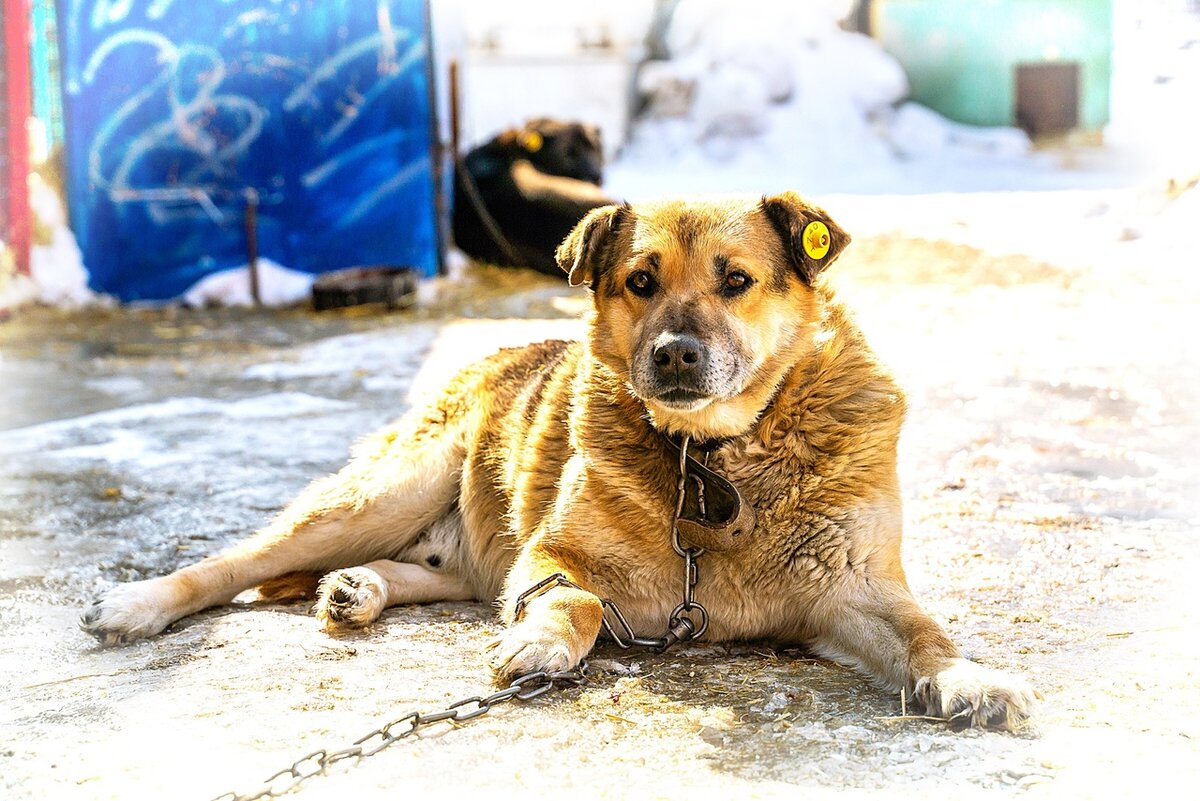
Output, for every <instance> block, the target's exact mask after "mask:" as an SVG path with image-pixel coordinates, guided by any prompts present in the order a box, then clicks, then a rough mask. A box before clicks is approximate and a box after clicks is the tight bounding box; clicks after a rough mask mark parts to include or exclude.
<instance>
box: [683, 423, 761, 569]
mask: <svg viewBox="0 0 1200 801" xmlns="http://www.w3.org/2000/svg"><path fill="white" fill-rule="evenodd" d="M663 440H664V441H665V442H666V443H667V445H668V447H669V448H670V449H671V451H672V452H673V453H674V454H675V455H676V456H678V455H679V443H678V442H675V440H674V439H672V438H671V437H669V436H666V435H663ZM723 444H725V441H724V440H709V441H708V442H704V443H698V444H689V446H688V451H689V453H688V455H687V476H686V479H685V481H684V482H683V504H682V508H681V510H680V513H679V518H678V519H677V520H676V522H675V525H676V526H677V527H678V529H679V534H680V536H682V537H683V538H684V539H685V540H687V541H688V543H690V544H691V545H693V546H694V547H697V548H703V549H704V550H706V551H713V552H714V553H721V552H722V551H730V550H733V549H734V548H736V547H737V546H739V545H740V544H741V543H742V542H743V541H745V540H746V538H747V537H749V535H750V532H752V531H754V524H755V522H756V521H755V515H754V507H752V506H751V505H750V504H749V503H747V502H746V500H745V499H744V498H743V497H742V493H741V492H740V491H739V490H738V488H737V486H736V485H735V484H734V483H733V482H732V481H730V480H729V479H727V478H725V477H724V476H722V475H721V474H719V473H717V472H715V471H713V470H709V469H708V468H707V467H705V466H704V465H703V464H701V463H700V462H698V461H697V460H695V459H693V458H692V456H691V451H693V450H700V451H703V452H704V453H705V455H707V454H708V453H711V452H712V451H714V450H716V449H717V448H719V447H720V446H721V445H723Z"/></svg>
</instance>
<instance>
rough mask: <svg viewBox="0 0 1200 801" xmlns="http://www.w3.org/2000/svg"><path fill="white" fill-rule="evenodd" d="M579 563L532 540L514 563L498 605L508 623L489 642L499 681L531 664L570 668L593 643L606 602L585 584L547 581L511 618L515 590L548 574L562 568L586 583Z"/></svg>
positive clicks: (551, 668)
mask: <svg viewBox="0 0 1200 801" xmlns="http://www.w3.org/2000/svg"><path fill="white" fill-rule="evenodd" d="M577 563H578V560H576V559H573V558H571V555H570V554H569V553H568V552H566V551H564V550H562V549H559V548H555V549H553V551H551V550H550V549H549V548H547V547H545V546H544V545H539V544H538V543H537V542H536V541H535V542H533V543H531V545H530V546H529V547H527V548H526V549H525V551H524V552H523V553H522V554H521V556H520V557H519V558H518V559H517V561H516V563H514V564H513V567H512V570H511V571H510V572H509V575H508V580H507V582H506V586H507V588H508V589H507V590H506V593H505V595H506V597H505V601H504V605H503V611H502V617H503V619H504V621H505V622H506V623H508V624H509V628H508V629H506V630H505V631H504V632H502V633H501V634H500V636H499V637H497V638H496V639H495V640H494V641H493V642H492V643H491V644H490V645H489V646H488V649H489V650H490V651H491V656H490V657H489V659H488V666H489V667H491V669H492V672H493V674H494V676H495V679H496V682H497V683H498V684H503V683H505V682H506V681H507V680H509V679H511V678H513V677H514V676H520V675H521V674H523V673H529V672H531V671H535V670H546V671H555V670H567V669H570V668H572V667H574V666H575V665H577V664H579V661H580V660H581V659H583V658H584V657H585V656H587V655H588V652H589V651H591V650H592V646H593V645H595V644H596V637H597V636H598V635H599V634H600V623H601V620H602V619H603V617H604V608H603V607H602V606H601V605H600V599H599V598H598V597H597V596H596V595H594V594H592V593H590V592H588V591H587V590H577V589H574V588H573V587H566V586H554V587H550V588H548V589H547V590H546V591H545V592H543V593H541V594H540V595H537V596H535V597H533V598H531V599H530V600H529V602H528V603H527V605H526V606H525V610H524V612H523V614H522V615H521V619H520V620H515V619H514V604H515V603H516V599H517V596H519V595H520V594H521V593H523V592H524V591H525V590H527V589H529V588H530V587H532V586H534V585H535V584H537V583H538V582H539V581H541V580H542V579H544V578H546V577H547V576H551V575H553V574H555V573H562V574H563V575H564V576H566V578H567V579H569V580H570V581H573V582H575V583H576V584H579V585H581V586H584V587H586V586H587V584H586V582H585V579H584V578H583V576H582V571H579V570H578V569H576V568H575V567H574V565H575V564H577Z"/></svg>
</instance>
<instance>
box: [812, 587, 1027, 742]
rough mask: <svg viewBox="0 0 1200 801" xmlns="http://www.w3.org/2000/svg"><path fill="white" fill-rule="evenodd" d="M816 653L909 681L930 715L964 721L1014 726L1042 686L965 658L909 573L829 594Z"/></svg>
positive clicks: (816, 623) (894, 685) (902, 683)
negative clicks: (927, 609) (926, 607)
mask: <svg viewBox="0 0 1200 801" xmlns="http://www.w3.org/2000/svg"><path fill="white" fill-rule="evenodd" d="M810 625H812V626H813V628H814V629H815V631H816V635H815V636H814V637H812V638H811V640H810V641H809V645H810V646H811V647H812V648H813V650H815V651H816V652H817V653H818V654H820V655H822V656H825V657H828V658H830V659H833V660H835V661H838V662H841V663H843V664H848V665H851V666H852V667H856V668H858V669H860V670H863V671H865V672H866V673H868V674H870V675H871V676H872V677H873V678H874V679H875V680H876V681H877V683H879V684H880V685H881V686H884V687H887V688H890V689H894V690H898V689H900V688H901V687H903V688H905V689H906V690H907V692H909V693H910V694H911V697H913V698H914V699H915V700H916V701H917V702H918V703H923V704H924V706H925V711H926V712H927V713H928V714H930V715H936V716H938V717H944V718H949V719H951V721H952V722H953V723H954V724H958V725H962V726H989V727H997V728H1003V729H1009V730H1015V729H1017V728H1019V727H1020V726H1021V725H1022V724H1023V723H1025V722H1026V721H1027V720H1028V718H1029V717H1030V715H1031V714H1032V713H1033V710H1034V707H1035V705H1036V699H1037V693H1036V692H1035V691H1034V689H1033V688H1032V687H1031V686H1030V685H1029V684H1028V683H1027V682H1026V681H1025V680H1024V679H1022V678H1020V677H1017V676H1013V675H1010V674H1007V673H1004V672H1003V671H999V670H995V669H994V668H989V667H985V666H984V665H980V664H978V663H976V662H972V661H970V660H968V659H964V658H963V656H962V654H961V652H960V651H959V649H958V648H957V647H956V646H955V645H954V643H952V642H951V641H950V638H949V637H948V636H947V635H946V633H945V632H944V631H943V630H942V628H941V626H939V625H938V624H937V623H935V622H934V621H933V620H932V619H931V618H930V617H929V616H928V615H926V614H925V613H924V612H923V611H921V608H920V607H919V606H918V605H917V602H916V601H915V600H914V599H913V597H912V595H911V594H910V593H909V591H908V588H907V586H906V585H905V583H904V581H903V579H897V578H895V577H890V576H871V577H870V580H869V581H867V580H855V582H854V583H853V584H851V585H846V586H843V587H842V588H841V589H840V591H838V592H835V593H833V594H831V595H830V596H829V597H827V598H825V599H823V601H822V603H821V604H820V605H818V606H817V607H816V608H815V609H814V610H813V614H812V616H811V617H810Z"/></svg>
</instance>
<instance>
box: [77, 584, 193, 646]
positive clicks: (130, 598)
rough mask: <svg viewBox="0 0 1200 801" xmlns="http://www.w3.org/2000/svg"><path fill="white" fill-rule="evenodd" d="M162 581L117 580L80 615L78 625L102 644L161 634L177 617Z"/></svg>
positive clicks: (121, 642) (113, 643)
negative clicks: (119, 582)
mask: <svg viewBox="0 0 1200 801" xmlns="http://www.w3.org/2000/svg"><path fill="white" fill-rule="evenodd" d="M162 581H163V580H162V579H149V580H147V581H134V582H130V583H129V584H118V585H117V586H115V587H113V588H112V589H111V590H109V591H108V592H106V593H104V595H102V596H101V597H100V598H99V600H97V601H95V602H93V603H92V605H91V606H90V607H88V608H87V610H85V611H84V613H83V614H82V615H80V617H79V627H80V628H81V629H83V630H84V631H86V632H87V633H88V634H91V635H92V636H93V637H95V638H96V639H98V640H99V641H100V644H101V645H123V644H124V643H127V642H130V641H132V640H138V639H141V638H143V637H152V636H154V635H155V634H158V633H159V632H160V631H162V630H163V629H165V628H166V627H167V626H169V625H170V624H171V622H172V621H174V620H175V618H176V617H177V615H174V614H173V613H172V612H171V607H170V597H171V595H170V591H169V589H168V588H166V587H164V586H163V584H162Z"/></svg>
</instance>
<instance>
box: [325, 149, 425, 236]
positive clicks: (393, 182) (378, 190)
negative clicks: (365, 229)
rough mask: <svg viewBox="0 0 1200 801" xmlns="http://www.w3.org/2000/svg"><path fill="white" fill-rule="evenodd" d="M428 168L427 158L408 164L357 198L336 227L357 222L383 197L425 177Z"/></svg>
mask: <svg viewBox="0 0 1200 801" xmlns="http://www.w3.org/2000/svg"><path fill="white" fill-rule="evenodd" d="M430 167H431V164H430V161H429V157H428V156H425V157H424V158H419V159H416V160H415V161H412V162H410V163H408V164H407V165H405V167H404V168H403V169H402V170H400V171H399V172H398V173H396V174H395V175H393V176H392V177H391V178H389V179H387V180H386V181H384V182H383V183H381V184H380V185H379V186H377V187H375V188H374V189H372V190H371V191H370V192H368V193H366V194H365V195H363V196H362V197H361V198H359V199H358V202H356V203H355V204H354V205H353V206H351V207H350V208H349V210H347V211H346V213H345V214H343V215H342V216H341V217H340V218H339V219H338V227H340V228H345V227H347V226H350V225H352V224H354V223H356V222H358V221H359V219H361V218H362V216H363V215H364V214H366V213H367V212H368V211H370V210H371V209H372V208H374V207H375V204H377V203H378V202H379V201H380V200H382V199H383V198H384V197H386V196H387V195H390V194H391V193H392V192H395V191H396V190H397V189H399V188H400V187H402V186H404V185H405V184H407V183H409V182H410V181H412V180H413V179H414V178H417V177H418V176H420V175H427V174H428V173H429V170H430Z"/></svg>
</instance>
